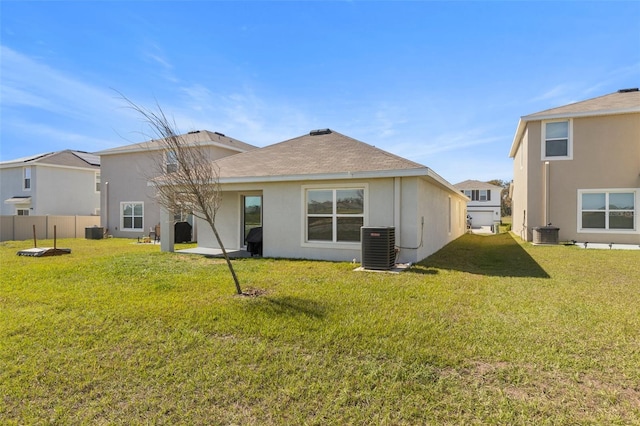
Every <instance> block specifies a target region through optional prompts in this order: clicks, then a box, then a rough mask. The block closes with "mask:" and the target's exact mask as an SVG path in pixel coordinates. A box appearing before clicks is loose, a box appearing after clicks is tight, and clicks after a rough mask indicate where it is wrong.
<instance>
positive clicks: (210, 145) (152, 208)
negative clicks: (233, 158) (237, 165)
mask: <svg viewBox="0 0 640 426" xmlns="http://www.w3.org/2000/svg"><path fill="white" fill-rule="evenodd" d="M180 137H181V138H183V139H184V140H185V142H186V143H187V144H193V145H194V146H195V145H197V146H201V147H206V148H207V153H208V154H209V155H210V157H211V159H212V160H216V159H219V158H223V157H226V156H229V155H234V154H238V153H241V152H245V151H248V150H252V149H255V146H253V145H249V144H247V143H244V142H241V141H239V140H237V139H233V138H230V137H228V136H225V135H224V134H222V133H218V132H210V131H208V130H197V131H193V132H189V133H187V134H184V135H180ZM96 154H97V155H99V156H100V159H101V173H102V182H103V184H102V186H103V191H102V197H101V205H102V208H101V224H102V226H103V227H104V228H105V229H106V230H107V231H108V232H109V234H111V235H113V236H115V237H123V238H137V237H140V236H142V235H149V233H150V232H151V231H152V230H155V226H156V225H158V224H159V223H160V207H159V206H158V205H157V203H156V201H155V198H154V195H155V190H154V189H153V187H152V186H150V185H149V181H150V180H151V179H153V178H154V177H157V168H158V166H159V165H162V164H164V165H165V166H166V168H167V171H171V169H172V168H173V167H176V164H175V158H172V156H171V153H170V152H166V150H164V149H163V144H162V143H161V141H158V140H150V141H146V142H141V143H134V144H130V145H125V146H120V147H116V148H111V149H107V150H104V151H100V152H97V153H96ZM173 219H174V220H175V221H187V222H189V223H190V224H191V225H194V226H195V223H193V218H192V217H191V216H190V215H189V212H176V216H175V217H174V218H173ZM195 235H196V234H195V230H194V232H193V237H194V238H195Z"/></svg>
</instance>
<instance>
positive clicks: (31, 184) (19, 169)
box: [0, 149, 100, 216]
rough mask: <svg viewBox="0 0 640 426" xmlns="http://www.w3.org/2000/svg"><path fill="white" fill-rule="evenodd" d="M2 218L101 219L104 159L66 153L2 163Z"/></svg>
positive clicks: (53, 153)
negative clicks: (63, 216)
mask: <svg viewBox="0 0 640 426" xmlns="http://www.w3.org/2000/svg"><path fill="white" fill-rule="evenodd" d="M0 200H2V204H1V205H0V212H1V214H2V215H19V216H34V215H37V216H44V215H79V216H89V215H99V214H100V158H99V157H98V156H96V155H93V154H90V153H88V152H83V151H74V150H70V149H67V150H63V151H56V152H49V153H46V154H38V155H33V156H30V157H25V158H19V159H16V160H11V161H4V162H1V163H0Z"/></svg>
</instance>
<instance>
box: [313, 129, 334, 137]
mask: <svg viewBox="0 0 640 426" xmlns="http://www.w3.org/2000/svg"><path fill="white" fill-rule="evenodd" d="M329 133H331V129H318V130H312V131H310V132H309V135H310V136H319V135H328V134H329Z"/></svg>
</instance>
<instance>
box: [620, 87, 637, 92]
mask: <svg viewBox="0 0 640 426" xmlns="http://www.w3.org/2000/svg"><path fill="white" fill-rule="evenodd" d="M629 92H638V88H637V87H633V88H631V89H620V90H618V93H629Z"/></svg>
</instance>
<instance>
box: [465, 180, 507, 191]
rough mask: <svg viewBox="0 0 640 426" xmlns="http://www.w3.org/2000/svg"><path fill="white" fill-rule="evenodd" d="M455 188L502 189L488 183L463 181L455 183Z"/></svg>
mask: <svg viewBox="0 0 640 426" xmlns="http://www.w3.org/2000/svg"><path fill="white" fill-rule="evenodd" d="M453 186H455V187H456V188H458V189H460V190H463V189H502V187H501V186H497V185H493V184H491V183H488V182H481V181H479V180H465V181H463V182H459V183H456V184H455V185H453Z"/></svg>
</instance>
